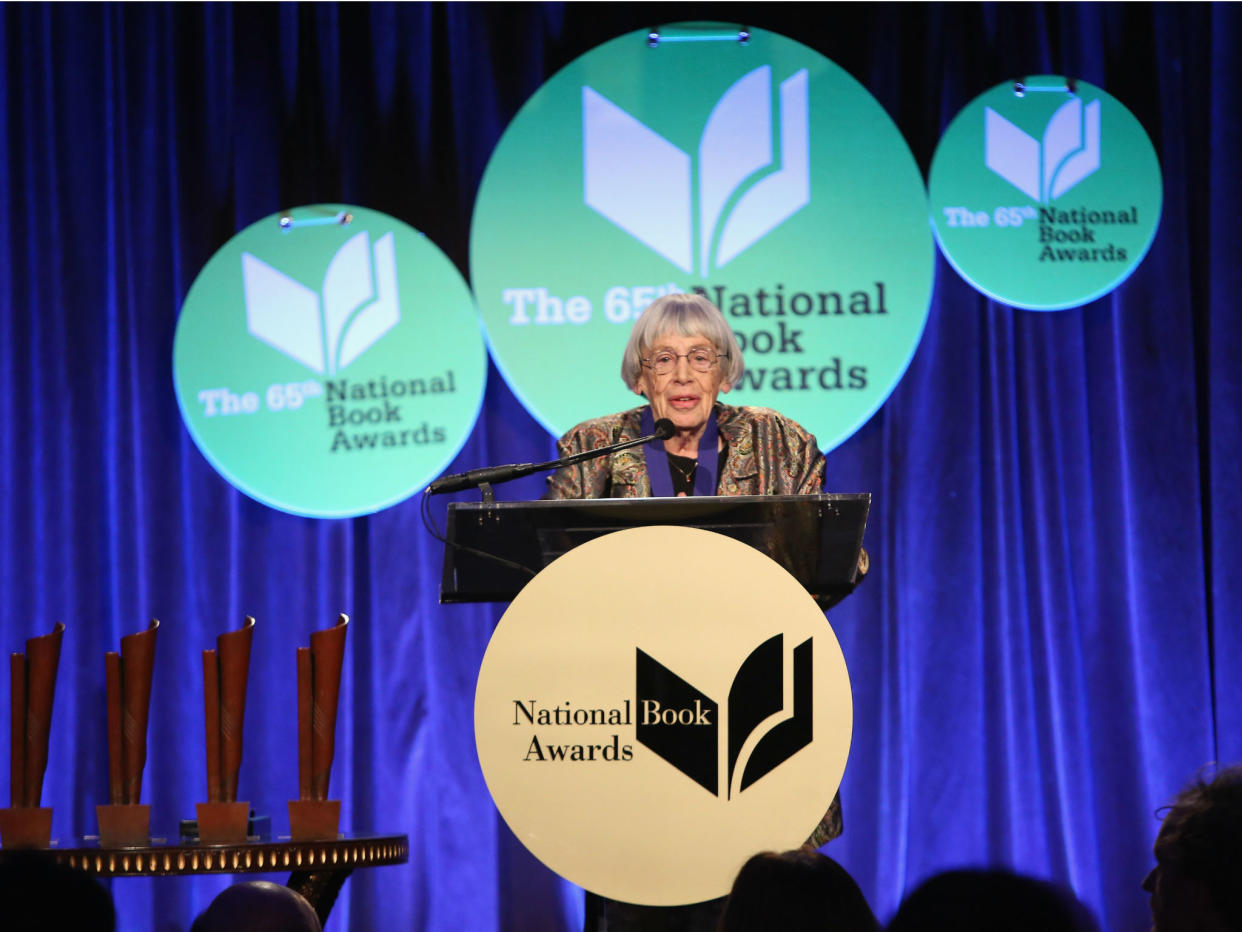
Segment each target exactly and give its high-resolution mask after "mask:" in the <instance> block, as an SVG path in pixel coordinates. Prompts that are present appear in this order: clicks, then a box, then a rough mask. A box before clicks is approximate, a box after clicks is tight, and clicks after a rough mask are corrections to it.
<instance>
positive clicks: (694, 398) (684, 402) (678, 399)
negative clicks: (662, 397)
mask: <svg viewBox="0 0 1242 932" xmlns="http://www.w3.org/2000/svg"><path fill="white" fill-rule="evenodd" d="M668 403H669V404H670V405H672V406H673V407H674V408H676V409H677V410H679V411H686V410H689V409H691V408H693V407H695V406H696V405H697V404H698V403H699V396H698V395H674V396H673V397H671V398H669V400H668Z"/></svg>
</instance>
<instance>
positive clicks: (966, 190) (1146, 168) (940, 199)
mask: <svg viewBox="0 0 1242 932" xmlns="http://www.w3.org/2000/svg"><path fill="white" fill-rule="evenodd" d="M929 188H930V195H931V198H930V199H931V217H932V223H933V224H934V225H935V230H936V236H937V238H938V239H939V241H940V246H941V248H942V250H943V251H944V254H945V257H946V258H947V259H948V260H949V262H951V263H952V264H953V267H954V268H956V269H957V270H958V272H960V273H961V275H962V277H963V278H965V279H966V280H967V281H968V282H970V283H971V284H972V285H974V286H975V287H976V288H978V289H979V290H980V291H981V292H983V293H984V294H986V295H988V296H989V297H992V298H995V299H996V300H998V301H1003V302H1005V303H1006V304H1011V305H1013V306H1014V307H1021V308H1027V309H1029V310H1037V311H1055V310H1061V309H1063V308H1068V307H1077V306H1079V305H1081V304H1086V303H1087V302H1089V301H1094V300H1095V299H1096V298H1099V297H1100V296H1102V295H1104V294H1107V293H1108V292H1109V291H1112V290H1113V289H1114V288H1116V287H1117V286H1118V285H1120V284H1121V283H1122V282H1123V281H1125V280H1126V279H1127V278H1128V277H1129V276H1130V273H1131V272H1133V271H1134V269H1135V267H1136V266H1137V265H1138V264H1139V262H1140V261H1142V259H1143V257H1144V256H1145V255H1146V254H1147V249H1148V247H1150V246H1151V241H1152V239H1153V237H1154V236H1155V235H1156V226H1157V225H1158V223H1159V222H1160V204H1161V197H1162V192H1163V185H1162V182H1161V178H1160V164H1159V162H1158V161H1157V160H1156V153H1155V151H1154V150H1153V149H1152V145H1151V141H1150V140H1149V139H1148V138H1147V134H1146V133H1145V132H1144V131H1143V127H1142V126H1141V125H1140V124H1139V122H1138V120H1136V119H1135V118H1134V116H1133V114H1131V113H1130V111H1129V110H1127V109H1126V108H1125V107H1124V106H1123V105H1122V104H1121V103H1120V102H1118V101H1117V100H1116V99H1115V98H1113V97H1111V96H1110V95H1108V94H1107V93H1105V92H1104V91H1102V90H1100V89H1099V88H1098V87H1093V86H1092V85H1090V84H1087V83H1086V82H1085V81H1078V82H1076V83H1075V82H1072V81H1067V79H1065V78H1062V77H1055V76H1050V75H1043V76H1040V77H1037V78H1026V79H1023V80H1022V81H1020V82H1012V83H1006V84H999V85H997V86H996V87H994V88H992V89H991V90H989V91H987V92H986V93H984V94H982V95H980V96H979V97H977V98H976V99H975V100H974V101H972V102H971V103H970V104H969V105H968V106H967V107H966V108H965V109H964V110H962V112H961V113H959V114H958V115H957V117H956V118H954V120H953V122H952V123H950V124H949V127H948V129H947V130H945V133H944V136H943V137H942V138H941V140H940V144H939V146H937V148H936V155H935V158H934V159H933V160H932V167H931V178H930V182H929Z"/></svg>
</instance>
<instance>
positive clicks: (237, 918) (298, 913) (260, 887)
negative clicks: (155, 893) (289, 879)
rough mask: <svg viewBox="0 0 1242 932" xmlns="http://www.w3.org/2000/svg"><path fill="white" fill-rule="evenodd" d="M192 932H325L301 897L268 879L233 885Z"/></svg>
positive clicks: (220, 895) (218, 897) (219, 897)
mask: <svg viewBox="0 0 1242 932" xmlns="http://www.w3.org/2000/svg"><path fill="white" fill-rule="evenodd" d="M190 932H323V926H322V925H321V924H320V922H319V917H318V916H317V915H316V914H315V909H314V907H312V906H311V904H310V903H308V902H307V901H306V899H305V897H303V896H302V895H301V894H299V893H298V892H296V891H294V890H290V889H289V888H288V887H282V886H280V884H275V883H271V882H270V881H267V880H251V881H247V882H246V883H237V884H233V886H231V887H227V888H225V889H224V890H222V891H221V892H220V893H219V895H217V896H216V898H215V899H214V900H212V901H211V904H210V905H209V906H208V907H207V908H206V909H205V910H203V912H202V913H201V914H200V915H199V917H198V918H197V919H195V920H194V924H193V925H192V926H190Z"/></svg>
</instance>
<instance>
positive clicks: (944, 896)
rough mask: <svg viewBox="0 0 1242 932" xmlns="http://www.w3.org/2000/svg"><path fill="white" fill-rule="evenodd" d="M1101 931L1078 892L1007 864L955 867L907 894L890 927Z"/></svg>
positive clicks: (934, 931) (913, 931)
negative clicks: (990, 867)
mask: <svg viewBox="0 0 1242 932" xmlns="http://www.w3.org/2000/svg"><path fill="white" fill-rule="evenodd" d="M946 929H952V930H954V932H996V930H998V929H1004V930H1006V932H1098V929H1099V926H1098V925H1096V922H1095V920H1094V919H1093V918H1092V916H1091V913H1090V912H1089V911H1088V910H1087V908H1086V907H1085V906H1083V904H1082V903H1081V902H1079V901H1078V899H1077V897H1075V896H1074V895H1073V894H1071V893H1069V892H1068V891H1066V890H1063V889H1061V888H1060V887H1057V886H1056V885H1054V884H1051V883H1047V882H1045V881H1042V880H1036V879H1034V878H1032V877H1023V876H1021V875H1020V874H1015V873H1012V872H1010V871H1005V870H952V871H945V872H944V873H941V874H937V875H935V876H934V877H931V878H930V879H928V880H926V881H924V882H923V883H922V884H921V885H920V886H919V887H918V889H916V890H915V891H914V892H913V893H911V894H910V895H909V896H907V897H906V898H905V900H904V901H903V902H902V904H901V907H900V908H899V909H898V910H897V915H896V916H894V917H893V921H892V922H890V923H889V925H888V932H944V930H946Z"/></svg>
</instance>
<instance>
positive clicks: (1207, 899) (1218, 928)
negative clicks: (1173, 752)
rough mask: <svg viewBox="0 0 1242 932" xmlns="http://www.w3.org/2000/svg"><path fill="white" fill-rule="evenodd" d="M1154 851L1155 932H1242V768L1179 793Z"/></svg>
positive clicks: (1150, 878)
mask: <svg viewBox="0 0 1242 932" xmlns="http://www.w3.org/2000/svg"><path fill="white" fill-rule="evenodd" d="M1153 850H1154V852H1155V855H1156V866H1155V867H1154V868H1152V870H1151V872H1150V873H1149V874H1148V875H1147V877H1146V878H1145V879H1144V880H1143V889H1144V890H1146V891H1147V892H1148V893H1150V894H1151V915H1152V929H1153V930H1154V932H1190V930H1193V932H1242V765H1234V766H1232V767H1225V768H1223V769H1221V770H1220V771H1218V772H1217V774H1216V776H1215V777H1214V778H1213V779H1211V780H1205V779H1203V777H1202V776H1199V777H1197V778H1196V779H1195V780H1194V781H1193V782H1192V783H1191V784H1190V785H1189V786H1188V787H1186V788H1185V789H1184V790H1182V791H1181V792H1180V793H1178V794H1177V796H1176V797H1174V799H1173V802H1172V803H1171V804H1170V805H1169V806H1168V807H1167V809H1166V810H1165V815H1164V821H1163V822H1162V823H1161V825H1160V832H1159V834H1158V835H1157V836H1156V844H1155V845H1154V847H1153Z"/></svg>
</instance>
